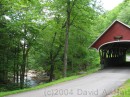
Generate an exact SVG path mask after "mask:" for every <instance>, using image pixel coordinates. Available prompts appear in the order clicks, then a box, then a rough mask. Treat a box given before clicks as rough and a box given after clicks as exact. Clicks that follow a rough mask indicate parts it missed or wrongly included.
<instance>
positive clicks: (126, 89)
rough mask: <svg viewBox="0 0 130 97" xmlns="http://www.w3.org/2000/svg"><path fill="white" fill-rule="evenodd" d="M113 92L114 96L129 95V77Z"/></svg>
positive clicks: (129, 96) (123, 96)
mask: <svg viewBox="0 0 130 97" xmlns="http://www.w3.org/2000/svg"><path fill="white" fill-rule="evenodd" d="M114 94H115V96H114V97H130V79H129V80H127V81H126V82H125V83H124V85H123V86H121V87H120V88H119V89H117V90H116V91H115V93H114Z"/></svg>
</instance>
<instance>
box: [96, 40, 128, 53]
mask: <svg viewBox="0 0 130 97" xmlns="http://www.w3.org/2000/svg"><path fill="white" fill-rule="evenodd" d="M121 42H124V43H126V42H129V43H130V40H120V41H110V42H106V43H104V44H102V45H100V46H99V48H98V49H97V50H98V51H99V49H100V48H101V47H102V46H104V45H106V44H112V43H121Z"/></svg>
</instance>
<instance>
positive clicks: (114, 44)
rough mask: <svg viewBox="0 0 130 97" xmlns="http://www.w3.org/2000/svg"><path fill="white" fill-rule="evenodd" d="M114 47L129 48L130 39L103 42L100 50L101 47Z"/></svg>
mask: <svg viewBox="0 0 130 97" xmlns="http://www.w3.org/2000/svg"><path fill="white" fill-rule="evenodd" d="M114 48H124V49H129V48H130V40H120V41H111V42H107V43H104V44H102V45H101V46H100V47H99V48H98V50H100V49H114Z"/></svg>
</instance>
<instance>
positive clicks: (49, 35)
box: [0, 0, 130, 88]
mask: <svg viewBox="0 0 130 97" xmlns="http://www.w3.org/2000/svg"><path fill="white" fill-rule="evenodd" d="M129 5H130V0H125V1H124V2H123V3H121V4H120V5H118V6H117V7H116V8H114V9H113V10H111V11H106V10H104V9H103V8H102V6H101V4H100V2H97V1H96V0H2V1H0V84H2V85H7V84H13V85H14V84H15V85H16V86H18V87H20V88H24V82H25V81H24V80H25V75H26V72H27V71H28V70H36V71H43V70H44V71H45V72H46V73H47V75H48V76H49V80H48V81H53V80H56V79H60V78H62V77H67V76H71V75H76V74H78V72H80V71H87V70H89V69H92V68H97V67H100V62H99V60H100V59H99V56H98V52H97V51H96V50H94V49H89V46H90V44H91V43H92V42H93V41H94V40H95V39H96V38H97V37H98V36H99V35H100V34H101V33H102V32H103V31H104V30H105V29H106V28H107V26H108V25H110V24H111V23H112V22H113V21H114V20H116V19H118V20H120V21H122V22H124V23H126V24H128V25H130V21H129V18H130V17H129V16H130V15H129V14H130V13H129V9H130V8H129V7H130V6H129Z"/></svg>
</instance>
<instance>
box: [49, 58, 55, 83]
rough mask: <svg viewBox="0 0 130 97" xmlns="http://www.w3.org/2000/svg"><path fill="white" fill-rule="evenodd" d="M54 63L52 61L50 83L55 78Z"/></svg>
mask: <svg viewBox="0 0 130 97" xmlns="http://www.w3.org/2000/svg"><path fill="white" fill-rule="evenodd" d="M53 72H54V61H53V60H51V68H50V79H49V82H51V81H52V80H53V77H54V74H53Z"/></svg>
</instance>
